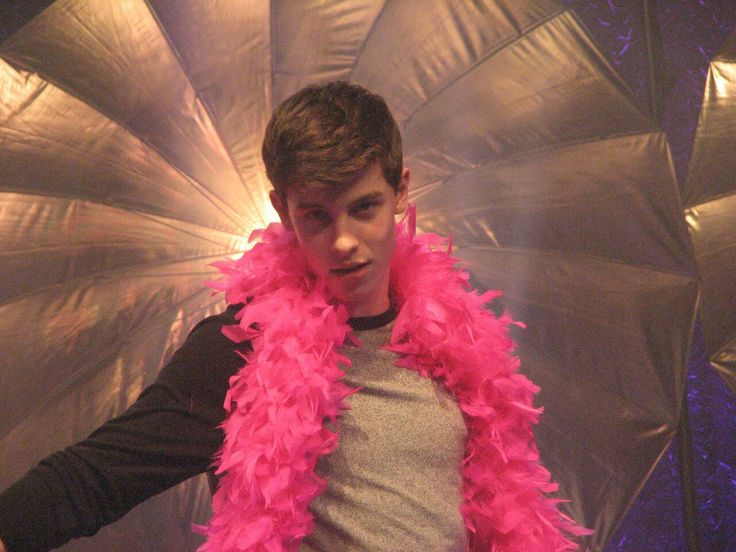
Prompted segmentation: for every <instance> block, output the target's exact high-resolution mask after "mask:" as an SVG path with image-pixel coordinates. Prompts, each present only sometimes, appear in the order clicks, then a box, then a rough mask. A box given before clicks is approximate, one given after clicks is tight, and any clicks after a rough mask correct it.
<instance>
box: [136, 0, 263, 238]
mask: <svg viewBox="0 0 736 552" xmlns="http://www.w3.org/2000/svg"><path fill="white" fill-rule="evenodd" d="M144 2H145V4H146V6H147V7H148V11H149V12H150V13H151V17H153V19H154V21H156V23H157V25H158V29H159V31H160V32H161V34H162V35H163V37H164V39H165V40H166V43H167V44H168V45H169V48H170V49H171V51H172V53H173V54H174V57H175V58H176V61H177V63H178V64H179V68H180V69H181V72H182V74H183V75H184V76H185V77H186V79H187V82H188V83H189V86H191V87H192V90H194V91H195V95H196V98H198V99H199V101H200V102H202V106H203V107H204V110H205V112H206V113H207V116H208V117H209V119H210V121H211V123H212V127H213V128H214V129H215V135H216V136H217V139H218V142H219V143H220V145H222V147H223V149H224V150H225V151H226V152H227V157H228V159H229V160H230V163H231V164H232V167H233V170H234V171H235V174H237V175H238V180H240V183H241V185H242V186H243V189H244V190H245V193H246V194H247V195H248V198H249V199H250V201H251V204H252V206H253V207H254V208H255V210H256V212H257V213H258V216H259V217H260V218H261V221H262V223H263V224H264V225H265V223H266V220H267V219H266V215H265V213H263V212H262V211H261V206H260V204H259V202H258V201H256V199H255V198H254V197H253V194H252V193H251V190H250V188H249V187H248V186H247V184H246V182H245V180H244V179H243V175H242V174H241V173H240V167H239V165H238V163H237V161H236V159H235V157H234V156H233V152H232V150H231V148H230V147H229V146H228V145H227V144H225V142H224V141H223V140H222V137H221V134H220V132H219V125H218V120H217V117H215V116H214V112H213V111H212V109H211V108H210V106H209V105H208V103H207V102H206V101H205V99H204V97H203V96H202V95H201V94H200V92H199V91H198V90H197V89H196V88H195V87H194V83H193V82H192V79H191V78H190V77H189V73H188V72H187V71H186V65H185V64H184V61H183V59H182V57H181V55H180V54H179V50H178V49H177V48H176V46H175V44H174V42H173V40H171V37H170V36H169V34H168V33H167V32H166V29H165V27H164V26H163V24H162V23H161V20H160V19H159V18H158V16H157V15H156V12H155V10H154V9H153V7H152V6H151V3H150V1H149V0H144ZM271 59H272V60H273V56H271ZM272 63H273V61H272ZM272 75H273V73H272ZM272 78H273V77H272ZM218 199H221V198H218ZM221 201H222V199H221ZM223 203H225V202H224V201H223Z"/></svg>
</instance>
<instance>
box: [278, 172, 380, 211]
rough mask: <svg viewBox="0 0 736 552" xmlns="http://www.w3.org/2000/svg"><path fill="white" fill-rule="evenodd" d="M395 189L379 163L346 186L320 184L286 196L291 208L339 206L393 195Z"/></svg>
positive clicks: (308, 184) (295, 189)
mask: <svg viewBox="0 0 736 552" xmlns="http://www.w3.org/2000/svg"><path fill="white" fill-rule="evenodd" d="M391 193H393V188H391V186H390V185H389V184H388V182H386V179H385V177H384V176H383V171H382V170H381V166H380V165H379V164H378V163H374V164H372V165H370V166H369V167H368V168H367V169H366V170H365V171H363V172H362V173H361V174H359V175H358V176H357V177H356V178H355V179H354V180H352V181H350V182H347V183H345V184H338V185H332V184H323V183H319V182H315V183H306V184H303V185H301V186H295V187H293V188H291V189H289V190H288V192H287V194H286V199H287V202H288V203H289V206H290V207H299V206H309V205H321V206H328V205H339V204H341V203H350V202H352V201H355V200H358V199H360V198H362V197H364V196H367V195H377V194H381V195H383V194H391Z"/></svg>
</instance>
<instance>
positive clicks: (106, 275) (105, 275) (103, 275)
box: [0, 252, 227, 308]
mask: <svg viewBox="0 0 736 552" xmlns="http://www.w3.org/2000/svg"><path fill="white" fill-rule="evenodd" d="M225 254H227V253H226V252H224V253H222V254H219V253H218V254H217V255H199V256H192V257H183V258H177V259H175V260H168V261H158V262H154V263H148V264H145V265H136V266H129V267H125V268H118V269H115V270H107V271H102V272H95V273H93V274H86V275H84V276H79V277H77V278H71V279H69V280H65V281H64V282H63V283H61V284H58V283H57V284H51V285H48V286H43V287H39V288H36V289H34V290H32V291H29V292H27V293H23V294H21V295H16V296H14V297H12V298H11V299H9V300H7V301H0V308H2V307H4V306H5V305H10V304H12V303H15V302H17V301H19V300H22V299H25V298H26V297H32V296H33V295H37V294H41V293H45V292H47V291H48V290H50V289H52V288H58V287H60V286H61V287H65V286H68V285H70V284H80V283H81V282H84V281H85V280H90V281H93V280H99V279H102V280H108V281H110V280H119V279H120V278H119V277H115V278H113V277H112V275H114V274H115V275H120V276H126V275H127V276H130V273H132V272H134V271H140V270H141V269H151V268H157V267H164V266H166V265H175V264H179V263H184V262H187V261H198V260H202V261H203V264H202V266H203V268H204V267H206V266H209V265H208V264H207V263H204V261H205V260H207V259H213V260H215V261H218V260H222V257H223V255H225ZM195 274H201V275H202V276H203V277H206V276H207V275H215V276H216V275H217V274H216V272H215V271H214V270H209V271H206V272H205V271H203V272H171V273H169V275H172V276H173V275H176V276H192V275H195ZM164 275H166V274H157V275H156V276H155V277H157V278H158V277H161V276H164ZM150 277H153V276H150ZM202 287H203V289H208V290H209V288H206V286H205V285H204V280H203V284H202ZM210 291H211V290H210Z"/></svg>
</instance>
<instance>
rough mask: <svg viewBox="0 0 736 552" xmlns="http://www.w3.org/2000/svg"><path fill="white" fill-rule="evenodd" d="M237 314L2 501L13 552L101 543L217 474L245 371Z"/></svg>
mask: <svg viewBox="0 0 736 552" xmlns="http://www.w3.org/2000/svg"><path fill="white" fill-rule="evenodd" d="M235 312H237V306H233V307H230V308H229V309H228V310H227V311H226V312H225V313H223V314H220V315H218V316H214V317H210V318H207V319H205V320H203V321H202V322H200V323H199V324H198V325H197V326H196V327H195V329H194V330H193V331H192V332H191V333H190V334H189V337H188V338H187V340H186V342H185V343H184V345H183V346H182V348H181V349H179V350H178V351H177V352H176V353H175V354H174V355H173V357H172V358H171V360H170V361H169V363H168V364H167V365H166V366H165V367H164V368H163V370H162V371H161V373H160V374H159V376H158V378H157V379H156V381H155V382H154V383H153V384H152V385H151V386H150V387H148V388H146V389H145V390H144V391H143V393H141V396H140V397H139V398H138V400H137V401H136V402H135V403H134V404H133V405H132V406H131V407H130V408H129V409H128V410H127V411H126V412H125V413H124V414H123V415H122V416H120V417H118V418H115V419H113V420H110V421H109V422H107V423H105V424H104V425H103V426H101V427H100V428H99V429H97V430H96V431H95V432H94V433H92V434H91V435H90V436H89V437H88V438H87V439H85V440H84V441H81V442H79V443H77V444H76V445H73V446H71V447H69V448H67V449H65V450H63V451H60V452H57V453H55V454H52V455H51V456H49V457H48V458H46V459H45V460H43V461H42V462H41V463H40V464H39V465H38V466H36V467H35V468H33V469H32V470H31V471H29V472H28V474H26V475H25V476H24V477H23V478H22V479H20V480H19V481H17V482H16V483H15V484H13V485H12V486H11V487H9V488H8V489H6V490H5V491H4V492H3V493H2V494H0V538H2V540H3V542H5V545H6V547H7V549H8V551H9V552H19V551H37V550H48V549H49V548H53V547H57V546H60V545H62V544H63V543H65V542H66V541H68V540H69V539H72V538H75V537H80V536H88V535H93V534H94V533H96V532H97V530H98V529H99V528H100V527H102V526H103V525H105V524H108V523H110V522H112V521H115V520H116V519H118V518H120V517H122V516H123V515H124V514H126V513H127V512H128V511H129V510H130V509H131V508H133V506H135V505H136V504H138V503H140V502H143V501H144V500H146V499H147V498H149V497H151V496H153V495H155V494H157V493H160V492H162V491H164V490H165V489H167V488H169V487H171V486H173V485H175V484H177V483H179V482H181V481H183V480H185V479H188V478H189V477H192V476H193V475H196V474H198V473H201V472H203V471H205V470H207V469H208V468H209V467H210V464H211V463H212V456H213V454H214V453H215V452H216V451H217V450H218V449H219V447H220V446H221V444H222V439H223V434H222V430H220V429H219V428H218V427H217V426H218V425H219V424H220V423H221V422H222V421H223V420H224V417H225V411H224V409H223V402H224V399H225V393H226V392H227V389H228V380H229V378H230V376H232V375H233V374H234V373H235V372H237V370H238V369H239V368H240V367H241V366H242V365H243V364H244V360H243V358H242V357H241V356H239V355H238V354H237V353H236V352H235V351H236V349H238V350H240V351H241V352H243V353H244V352H246V351H247V348H248V344H247V343H245V344H242V345H235V344H234V343H233V342H231V341H230V340H229V339H227V338H226V337H225V336H224V335H222V332H221V328H222V326H223V325H226V324H233V323H235V320H234V318H233V317H234V314H235Z"/></svg>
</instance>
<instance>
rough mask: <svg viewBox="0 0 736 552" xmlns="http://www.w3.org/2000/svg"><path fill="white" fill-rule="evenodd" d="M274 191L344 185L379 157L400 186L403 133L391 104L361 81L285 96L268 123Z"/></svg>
mask: <svg viewBox="0 0 736 552" xmlns="http://www.w3.org/2000/svg"><path fill="white" fill-rule="evenodd" d="M261 153H262V155H263V162H264V163H265V165H266V174H267V175H268V179H269V180H270V181H271V184H273V187H274V189H275V190H276V191H277V192H278V193H280V194H282V195H285V194H286V191H287V190H288V189H289V187H291V186H302V185H305V184H321V185H342V184H345V183H348V182H351V181H352V180H354V179H355V178H356V177H357V176H358V175H359V174H360V173H361V172H362V171H364V170H365V169H366V168H368V166H369V165H371V164H372V163H373V162H374V161H378V162H379V163H380V164H381V168H382V170H383V176H384V178H385V179H386V182H388V184H389V185H390V186H391V187H393V188H394V190H395V189H397V188H398V185H399V181H400V179H401V169H402V164H403V161H402V154H401V134H400V133H399V128H398V126H397V125H396V121H394V118H393V117H392V116H391V112H390V111H389V109H388V106H387V105H386V102H385V101H384V100H383V98H381V96H379V95H377V94H373V93H372V92H369V91H368V90H366V89H365V88H363V87H361V86H358V85H357V84H351V83H348V82H344V81H335V82H330V83H327V84H320V85H311V86H307V87H306V88H303V89H301V90H300V91H299V92H297V93H296V94H294V95H293V96H291V97H290V98H287V99H286V100H284V101H283V102H282V103H281V105H279V106H278V108H276V111H274V113H273V115H272V116H271V120H270V121H269V123H268V126H267V127H266V134H265V137H264V139H263V148H262V150H261Z"/></svg>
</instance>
